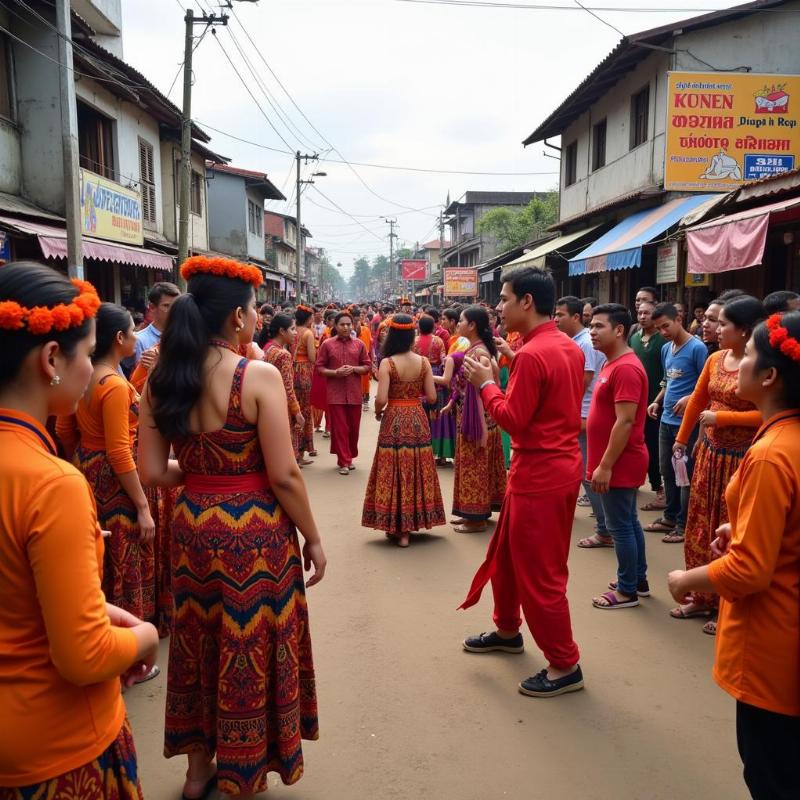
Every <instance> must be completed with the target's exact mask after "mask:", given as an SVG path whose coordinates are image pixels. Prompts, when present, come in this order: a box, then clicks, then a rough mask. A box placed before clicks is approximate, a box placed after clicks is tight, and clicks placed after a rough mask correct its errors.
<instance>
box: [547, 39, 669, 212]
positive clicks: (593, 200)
mask: <svg viewBox="0 0 800 800" xmlns="http://www.w3.org/2000/svg"><path fill="white" fill-rule="evenodd" d="M669 59H670V56H668V55H667V54H664V53H653V54H652V55H651V56H648V57H647V58H646V59H645V60H644V61H643V62H641V63H640V64H639V65H638V67H637V68H636V69H634V70H632V71H631V72H630V73H628V74H627V75H626V76H625V77H624V78H622V80H620V82H619V83H618V84H617V85H616V86H614V87H613V88H612V89H611V90H610V91H609V92H608V93H607V94H606V95H605V96H604V97H602V98H600V100H598V102H597V103H595V105H594V106H593V107H592V108H591V109H589V110H588V111H587V112H585V113H584V114H583V115H581V117H579V118H578V119H577V120H576V121H575V122H573V123H572V125H570V126H569V127H568V128H567V129H566V130H565V131H564V133H563V134H562V136H561V148H562V150H561V219H566V218H568V217H571V216H574V215H575V214H579V213H581V212H582V211H586V210H587V209H590V208H593V207H595V206H598V205H600V204H602V203H605V202H608V201H609V200H612V199H614V198H616V197H619V196H620V195H624V194H628V193H629V192H633V191H635V190H636V189H643V188H645V187H647V186H652V185H658V184H660V183H661V182H662V181H663V179H664V140H665V136H664V128H665V122H666V102H667V96H666V92H667V70H668V68H669ZM646 85H649V86H650V110H649V119H648V126H649V130H648V139H647V141H646V142H645V143H644V144H641V145H639V146H638V147H635V148H634V149H633V150H631V149H630V122H631V96H632V95H634V94H636V93H637V92H638V91H640V90H641V89H643V88H644V87H645V86H646ZM603 118H605V119H606V126H607V127H606V164H605V166H604V167H600V168H599V169H597V170H595V171H594V172H592V171H591V164H592V161H591V159H592V153H591V140H592V128H593V127H594V125H596V124H597V123H598V122H600V121H601V120H602V119H603ZM576 139H577V142H578V162H577V170H576V177H577V180H576V182H575V183H573V184H572V185H571V186H564V173H565V170H566V159H565V153H566V149H567V147H568V146H569V144H570V143H571V142H574V141H575V140H576Z"/></svg>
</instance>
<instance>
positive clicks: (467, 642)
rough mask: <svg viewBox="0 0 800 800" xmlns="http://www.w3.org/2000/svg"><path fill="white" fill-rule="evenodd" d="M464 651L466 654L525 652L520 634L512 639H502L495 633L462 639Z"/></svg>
mask: <svg viewBox="0 0 800 800" xmlns="http://www.w3.org/2000/svg"><path fill="white" fill-rule="evenodd" d="M464 649H465V650H466V651H467V652H468V653H492V652H500V653H521V652H523V651H524V650H525V648H524V647H523V646H522V634H521V633H518V634H517V635H516V636H515V637H514V638H513V639H503V638H502V637H501V636H499V635H498V634H497V633H496V632H492V633H479V634H478V635H477V636H468V637H467V638H466V639H464Z"/></svg>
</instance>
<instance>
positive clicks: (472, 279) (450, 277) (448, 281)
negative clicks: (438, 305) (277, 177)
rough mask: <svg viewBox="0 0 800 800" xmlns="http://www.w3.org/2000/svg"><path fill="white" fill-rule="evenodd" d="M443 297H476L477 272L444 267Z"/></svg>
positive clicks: (464, 268)
mask: <svg viewBox="0 0 800 800" xmlns="http://www.w3.org/2000/svg"><path fill="white" fill-rule="evenodd" d="M444 296H445V297H477V296H478V270H477V269H472V268H469V267H446V268H445V269H444Z"/></svg>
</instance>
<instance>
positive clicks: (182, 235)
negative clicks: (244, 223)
mask: <svg viewBox="0 0 800 800" xmlns="http://www.w3.org/2000/svg"><path fill="white" fill-rule="evenodd" d="M183 21H184V22H185V23H186V30H185V33H184V42H183V112H182V115H181V171H180V195H179V200H178V203H179V204H180V207H181V215H180V219H179V221H178V264H182V263H183V262H184V261H185V260H186V259H187V258H188V257H189V212H190V206H191V200H190V195H191V191H192V55H193V53H194V44H193V42H194V26H195V25H205V26H206V27H208V26H209V25H227V24H228V16H227V14H220V15H217V14H202V15H201V16H199V17H195V16H194V13H193V12H192V9H191V8H187V9H186V16H185V17H184V18H183Z"/></svg>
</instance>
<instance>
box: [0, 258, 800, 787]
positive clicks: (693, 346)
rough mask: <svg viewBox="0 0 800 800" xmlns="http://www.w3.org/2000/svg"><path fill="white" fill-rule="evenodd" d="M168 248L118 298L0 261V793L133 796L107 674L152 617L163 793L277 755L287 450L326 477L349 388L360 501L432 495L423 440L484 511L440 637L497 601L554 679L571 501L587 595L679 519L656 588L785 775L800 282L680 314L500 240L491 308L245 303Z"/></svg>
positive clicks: (347, 408)
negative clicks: (591, 569) (606, 572)
mask: <svg viewBox="0 0 800 800" xmlns="http://www.w3.org/2000/svg"><path fill="white" fill-rule="evenodd" d="M181 275H182V277H183V279H184V280H185V281H186V289H185V291H183V292H181V290H180V289H179V288H178V287H177V286H176V285H174V284H171V283H157V284H155V285H154V286H153V287H152V288H151V290H150V293H149V297H148V301H149V306H148V320H147V322H146V323H145V322H144V321H143V322H141V323H140V324H139V325H138V326H137V325H136V324H135V322H134V319H133V318H132V316H131V314H130V313H129V312H128V311H127V310H126V309H124V308H121V307H119V306H115V305H113V304H111V303H101V301H100V299H99V297H98V295H97V293H96V291H95V290H94V288H93V287H92V286H91V285H90V284H88V283H86V282H83V281H70V280H68V279H67V278H65V277H64V276H63V275H61V274H60V273H57V272H55V271H54V270H51V269H50V268H48V267H44V266H41V265H37V264H33V263H17V264H9V265H6V266H4V267H2V269H0V444H1V445H2V446H0V486H2V494H1V495H0V550H1V551H2V554H3V557H2V559H0V576H2V580H0V643H2V647H0V709H2V710H1V711H0V719H2V720H3V723H4V724H3V725H1V726H0V799H3V798H23V797H25V798H27V797H48V798H58V797H62V796H67V794H65V793H67V792H68V791H69V788H68V787H71V786H83V785H86V786H89V785H92V786H96V787H97V788H96V790H92V791H93V792H94V793H93V794H85V795H80V793H79V796H86V797H97V798H115V799H117V798H119V799H120V800H123V799H126V798H136V797H140V796H141V789H140V788H139V783H138V776H137V766H136V758H135V749H134V745H133V738H132V733H131V729H130V726H129V724H128V722H127V719H126V716H125V706H124V702H123V699H122V695H121V693H120V686H122V687H123V688H124V689H130V688H132V687H133V686H134V685H135V684H137V683H141V682H143V681H147V680H149V679H151V678H153V677H155V676H156V675H157V674H158V672H159V667H158V665H157V664H156V658H157V653H158V641H159V637H162V638H163V637H166V636H169V669H168V677H167V697H166V712H165V733H164V753H165V755H166V756H167V757H172V756H178V755H184V756H186V757H187V773H186V781H185V783H184V786H183V789H182V791H183V797H184V798H188V800H197V799H198V798H204V797H207V796H208V795H209V794H210V792H211V791H212V790H213V789H214V788H215V787H218V788H219V790H220V791H222V792H224V793H226V794H227V795H230V796H238V797H250V796H253V795H255V794H258V793H260V792H262V791H264V790H265V789H266V786H267V776H268V773H269V772H276V773H278V774H279V776H280V778H281V779H282V780H283V782H284V783H287V784H292V783H295V782H296V781H297V780H299V778H300V777H301V776H302V773H303V754H302V747H301V742H302V739H316V738H317V736H318V726H317V701H316V692H315V680H314V665H313V658H312V649H311V640H310V632H309V619H308V608H307V604H306V588H307V587H310V586H313V585H315V584H316V583H318V582H319V581H321V580H322V579H323V577H324V574H325V569H326V557H325V553H324V550H323V546H322V541H321V537H320V533H319V531H318V529H317V526H316V523H315V521H314V517H313V514H312V511H311V506H310V502H309V498H308V495H307V492H306V487H305V482H304V480H303V477H302V471H301V470H303V469H307V468H310V467H311V466H312V465H314V464H315V463H317V462H316V461H315V459H318V457H319V451H318V449H317V444H316V443H315V439H316V437H321V438H323V439H326V440H329V449H330V452H331V453H332V454H333V455H334V456H335V459H336V472H335V473H332V474H331V479H332V480H339V478H336V477H335V475H336V474H337V473H338V475H341V476H342V477H347V476H349V475H351V473H352V472H353V470H355V469H358V468H360V466H361V464H362V462H363V459H359V438H360V436H359V435H360V427H361V420H362V416H363V414H364V413H374V415H375V418H376V419H377V420H378V421H379V423H380V430H379V433H378V440H377V446H376V449H375V451H374V454H373V456H372V463H371V469H370V471H369V476H368V479H367V481H366V490H365V497H364V501H363V512H362V525H363V526H364V527H365V528H369V529H375V530H377V531H382V532H383V533H384V534H385V535H386V536H387V538H388V539H389V540H391V541H392V542H394V543H395V544H396V545H397V546H398V547H400V548H406V547H408V546H409V545H410V544H411V543H412V542H413V538H414V535H415V534H416V533H418V532H421V531H425V530H430V529H432V528H434V527H437V526H441V525H445V524H447V523H448V517H447V515H446V513H445V503H444V499H443V497H442V491H441V488H440V482H439V474H438V471H439V470H442V469H452V470H453V497H452V502H451V503H449V504H448V506H449V510H450V517H449V524H451V525H452V526H453V530H454V531H456V532H458V533H461V534H476V533H480V532H482V531H485V530H486V529H487V528H488V527H489V521H490V520H491V517H492V515H493V514H495V513H498V512H499V515H498V517H497V520H496V523H495V525H494V527H493V531H492V535H491V539H490V542H489V544H488V548H487V554H486V559H485V561H484V562H483V564H481V565H480V567H479V568H478V570H477V572H476V574H475V576H474V578H473V580H472V583H471V586H470V587H469V590H468V593H467V596H466V599H465V600H464V602H463V604H462V608H469V607H470V606H472V605H474V604H475V603H477V601H478V599H479V597H480V595H481V592H482V590H483V588H484V587H485V586H486V584H487V583H490V584H491V588H492V593H493V598H494V614H493V622H494V630H492V631H489V632H483V633H479V634H475V635H472V636H468V637H467V638H466V639H465V640H464V642H463V648H464V650H466V651H467V652H469V653H475V654H481V653H487V652H496V651H499V652H505V653H512V654H514V653H521V652H523V651H524V647H525V643H524V637H523V634H522V632H521V629H522V621H523V618H524V620H525V622H526V623H527V626H528V628H529V630H530V632H531V635H532V637H533V640H534V642H535V643H536V645H537V647H538V648H539V649H540V650H541V651H542V652H543V654H544V657H545V660H546V663H547V666H546V667H545V668H543V669H542V670H541V671H540V672H539V673H537V674H536V675H534V676H532V677H529V678H527V679H525V680H523V681H521V683H520V684H519V691H520V692H521V693H523V694H525V695H529V696H533V697H554V696H558V695H561V694H565V693H569V692H574V691H577V690H580V689H582V688H583V686H584V675H583V671H582V668H581V664H580V651H579V648H578V645H577V643H576V641H575V638H574V636H573V631H572V623H571V617H570V608H569V603H568V600H567V580H568V568H567V564H568V558H569V553H570V548H571V543H572V529H573V523H574V519H575V510H576V507H581V506H584V507H586V508H587V509H590V513H591V515H592V517H593V519H594V530H593V532H592V534H591V535H590V536H588V537H586V538H583V539H581V540H579V541H578V542H577V547H579V548H582V549H585V550H588V549H596V548H613V549H614V551H615V554H616V558H617V565H618V569H617V575H616V580H613V581H611V582H610V583H609V584H608V586H607V587H606V586H603V587H598V592H597V594H596V596H595V597H594V598H593V599H592V604H593V606H594V607H595V608H596V609H597V610H602V611H614V610H622V609H630V608H635V607H636V606H638V605H639V604H640V602H641V598H646V597H648V596H649V595H650V591H651V590H650V582H649V576H648V571H647V557H646V549H647V541H646V540H647V534H657V535H658V539H659V540H660V541H661V542H662V543H663V544H666V545H670V544H682V545H683V559H682V560H683V562H684V566H685V569H684V570H675V571H673V572H671V573H670V575H669V579H668V584H669V591H670V593H671V594H672V596H673V598H674V599H675V602H676V605H675V607H674V608H672V609H671V611H670V614H671V616H672V617H673V618H675V619H677V620H684V619H690V618H693V617H698V616H700V617H704V618H705V619H706V625H705V626H704V628H703V631H704V632H705V633H708V634H711V635H716V636H717V656H716V662H715V666H714V675H715V677H716V680H717V682H718V683H719V685H720V686H721V687H722V688H723V689H724V690H725V691H727V692H728V693H729V694H731V695H732V696H733V697H734V698H735V699H736V703H737V737H738V743H739V750H740V754H741V756H742V759H743V762H744V765H745V779H746V782H747V785H748V787H749V789H750V792H751V794H752V796H753V797H755V798H759V799H760V798H770V800H772V798H775V799H776V800H781V799H782V798H789V797H796V796H797V787H798V786H800V771H798V766H797V760H796V758H792V755H793V754H796V752H800V680H798V675H800V616H798V608H800V577H799V575H800V573H798V566H797V565H798V563H800V394H799V392H800V313H798V310H800V296H798V295H796V294H794V293H792V292H788V291H784V292H775V293H773V294H771V295H769V296H767V297H766V298H764V299H763V300H760V299H757V298H754V297H751V296H748V295H745V294H744V293H743V292H740V291H738V290H731V291H728V292H725V293H723V294H722V295H721V296H720V297H718V298H716V299H714V300H713V301H712V302H710V303H708V304H697V305H696V306H695V307H694V308H693V309H692V317H691V319H687V314H686V309H685V307H684V306H682V305H681V304H679V303H674V302H662V301H661V298H660V296H659V291H658V289H657V288H655V287H642V288H641V289H640V290H639V291H638V292H637V294H636V298H635V307H634V309H633V310H630V309H628V308H626V307H625V306H623V305H619V304H616V303H599V302H598V301H597V300H596V299H594V298H579V297H574V296H565V297H560V298H559V297H557V296H556V291H555V284H554V282H553V280H552V278H551V276H550V275H549V274H548V273H547V272H545V271H543V270H539V269H535V268H530V267H521V268H517V269H515V270H512V271H510V272H508V273H507V274H506V275H504V276H503V287H502V292H501V295H500V301H499V303H498V305H497V307H496V308H490V307H488V306H487V305H485V304H473V305H466V306H461V305H456V304H452V305H450V306H448V307H446V308H443V309H442V308H438V307H434V306H429V307H423V308H415V307H414V305H413V304H412V303H411V301H410V300H408V299H407V298H401V299H400V300H399V302H398V303H397V304H396V305H395V304H386V303H366V304H361V305H359V304H341V303H329V304H327V305H324V304H317V305H305V304H303V303H296V304H293V303H289V302H287V303H284V304H283V305H282V306H280V307H274V306H270V305H268V304H265V305H261V306H260V307H258V306H257V303H256V290H257V288H258V286H259V285H260V284H261V281H262V275H261V272H260V270H258V269H257V268H255V267H253V266H250V265H247V264H241V263H238V262H235V261H232V260H228V259H222V258H208V257H193V258H190V259H188V260H187V261H186V262H184V264H183V265H182V266H181ZM373 386H374V387H375V388H374V392H373ZM370 403H372V407H370ZM645 484H649V487H650V489H651V490H652V495H651V497H650V499H649V500H648V502H647V503H645V504H644V505H643V506H641V507H640V506H639V491H640V489H641V487H642V486H644V485H645ZM65 510H66V512H65ZM642 511H644V512H652V513H654V514H655V516H654V517H653V518H652V519H649V520H645V524H644V525H643V524H642V522H640V512H642ZM651 541H652V538H651ZM676 560H677V559H676ZM304 570H306V571H309V572H310V573H311V574H310V577H309V578H308V580H307V581H304ZM45 730H47V731H48V734H49V735H48V736H47V737H45V738H42V736H41V734H42V732H43V731H45Z"/></svg>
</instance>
